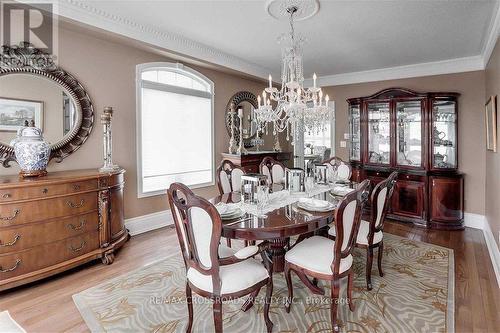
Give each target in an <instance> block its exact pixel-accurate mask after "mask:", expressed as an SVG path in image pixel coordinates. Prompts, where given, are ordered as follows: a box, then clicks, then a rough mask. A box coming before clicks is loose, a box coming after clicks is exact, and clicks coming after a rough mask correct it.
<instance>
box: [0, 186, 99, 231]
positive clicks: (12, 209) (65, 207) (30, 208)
mask: <svg viewBox="0 0 500 333" xmlns="http://www.w3.org/2000/svg"><path fill="white" fill-rule="evenodd" d="M97 199H98V198H97V192H90V193H84V194H75V195H70V196H66V197H59V198H53V199H45V200H37V201H31V202H17V203H16V202H14V203H10V204H1V205H0V228H1V227H6V226H15V225H20V224H24V223H30V222H35V221H44V220H48V219H51V218H56V217H64V216H73V215H75V214H82V213H86V212H91V211H94V210H96V209H97Z"/></svg>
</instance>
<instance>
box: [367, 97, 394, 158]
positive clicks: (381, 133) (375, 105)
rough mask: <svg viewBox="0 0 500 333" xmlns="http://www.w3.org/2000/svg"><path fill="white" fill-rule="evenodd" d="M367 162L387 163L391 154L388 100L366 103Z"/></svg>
mask: <svg viewBox="0 0 500 333" xmlns="http://www.w3.org/2000/svg"><path fill="white" fill-rule="evenodd" d="M367 111H368V162H369V163H372V164H389V163H390V156H391V116H390V115H391V113H390V108H389V102H372V103H368V106H367Z"/></svg>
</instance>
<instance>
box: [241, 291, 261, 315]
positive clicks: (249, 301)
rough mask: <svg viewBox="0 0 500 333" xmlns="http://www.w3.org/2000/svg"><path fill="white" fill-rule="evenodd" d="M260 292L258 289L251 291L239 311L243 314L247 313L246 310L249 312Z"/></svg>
mask: <svg viewBox="0 0 500 333" xmlns="http://www.w3.org/2000/svg"><path fill="white" fill-rule="evenodd" d="M259 292H260V288H259V289H257V290H255V291H253V292H252V293H251V294H250V296H248V298H247V300H246V301H245V303H243V306H242V307H241V310H242V311H243V312H247V311H248V310H250V308H251V307H252V306H253V304H254V302H255V298H256V297H257V295H258V294H259Z"/></svg>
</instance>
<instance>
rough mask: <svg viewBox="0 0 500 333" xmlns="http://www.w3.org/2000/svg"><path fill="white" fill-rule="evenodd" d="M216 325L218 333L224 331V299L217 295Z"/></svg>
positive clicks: (215, 306) (215, 305) (215, 308)
mask: <svg viewBox="0 0 500 333" xmlns="http://www.w3.org/2000/svg"><path fill="white" fill-rule="evenodd" d="M213 308H214V326H215V332H216V333H222V300H221V299H220V298H219V297H217V298H215V300H214V305H213Z"/></svg>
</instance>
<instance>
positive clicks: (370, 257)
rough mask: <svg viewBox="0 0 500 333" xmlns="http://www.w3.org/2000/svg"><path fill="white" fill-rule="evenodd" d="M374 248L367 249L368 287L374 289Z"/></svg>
mask: <svg viewBox="0 0 500 333" xmlns="http://www.w3.org/2000/svg"><path fill="white" fill-rule="evenodd" d="M372 262H373V248H371V247H368V248H367V249H366V289H368V290H372Z"/></svg>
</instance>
